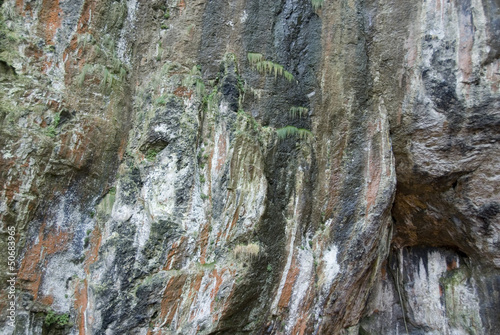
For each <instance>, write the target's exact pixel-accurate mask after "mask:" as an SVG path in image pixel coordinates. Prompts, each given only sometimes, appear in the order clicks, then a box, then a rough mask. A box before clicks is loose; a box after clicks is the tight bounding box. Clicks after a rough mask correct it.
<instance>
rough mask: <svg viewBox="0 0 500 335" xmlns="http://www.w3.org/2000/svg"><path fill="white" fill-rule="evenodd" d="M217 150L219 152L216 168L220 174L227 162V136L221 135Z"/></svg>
mask: <svg viewBox="0 0 500 335" xmlns="http://www.w3.org/2000/svg"><path fill="white" fill-rule="evenodd" d="M217 148H218V149H219V150H218V152H217V165H216V166H215V170H216V171H217V172H218V171H220V170H221V169H222V167H223V166H224V163H225V162H226V151H227V143H226V137H225V136H223V135H219V140H218V143H217Z"/></svg>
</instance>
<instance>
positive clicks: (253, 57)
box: [247, 52, 262, 66]
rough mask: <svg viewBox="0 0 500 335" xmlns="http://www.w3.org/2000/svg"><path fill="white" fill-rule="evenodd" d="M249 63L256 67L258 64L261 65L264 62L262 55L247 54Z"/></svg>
mask: <svg viewBox="0 0 500 335" xmlns="http://www.w3.org/2000/svg"><path fill="white" fill-rule="evenodd" d="M247 57H248V61H249V62H250V65H252V66H254V65H255V64H256V63H259V62H261V61H262V54H259V53H253V52H249V53H248V54H247Z"/></svg>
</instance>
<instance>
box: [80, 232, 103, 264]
mask: <svg viewBox="0 0 500 335" xmlns="http://www.w3.org/2000/svg"><path fill="white" fill-rule="evenodd" d="M101 242H102V234H101V230H100V229H99V227H98V226H96V227H95V229H94V231H93V232H92V234H91V237H90V249H89V250H88V251H87V252H86V254H85V263H84V269H85V273H86V274H90V272H89V268H90V266H91V265H92V264H94V263H95V262H96V261H97V258H98V257H99V248H100V247H101Z"/></svg>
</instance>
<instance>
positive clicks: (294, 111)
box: [290, 106, 309, 118]
mask: <svg viewBox="0 0 500 335" xmlns="http://www.w3.org/2000/svg"><path fill="white" fill-rule="evenodd" d="M308 111H309V109H307V108H305V107H300V106H293V107H291V108H290V116H291V117H292V118H296V117H297V116H298V117H303V116H304V115H306V114H307V112H308Z"/></svg>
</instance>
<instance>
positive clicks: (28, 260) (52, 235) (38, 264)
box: [18, 223, 71, 300]
mask: <svg viewBox="0 0 500 335" xmlns="http://www.w3.org/2000/svg"><path fill="white" fill-rule="evenodd" d="M70 239H71V236H70V233H68V232H66V231H63V230H59V229H58V228H46V224H45V223H44V224H42V226H41V227H40V230H39V233H38V241H37V242H36V243H35V244H34V245H33V246H31V247H30V248H28V249H27V250H26V254H25V256H24V258H23V260H22V262H21V266H20V269H19V274H18V275H19V281H20V283H21V285H22V287H23V289H25V290H26V291H29V292H31V294H32V295H33V296H34V299H35V300H37V299H38V294H39V292H38V291H39V289H40V284H41V282H42V273H43V269H44V267H45V266H46V265H47V262H48V257H47V256H50V255H52V254H55V253H58V252H61V251H64V250H66V249H67V247H68V244H69V241H70ZM42 299H45V298H43V297H42Z"/></svg>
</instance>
